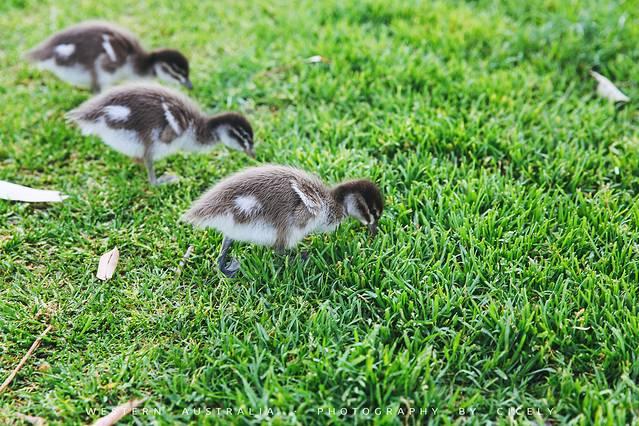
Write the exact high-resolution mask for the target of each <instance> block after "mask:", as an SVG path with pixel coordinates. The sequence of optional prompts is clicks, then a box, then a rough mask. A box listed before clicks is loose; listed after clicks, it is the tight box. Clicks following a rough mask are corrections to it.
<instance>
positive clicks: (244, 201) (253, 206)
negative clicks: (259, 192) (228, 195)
mask: <svg viewBox="0 0 639 426" xmlns="http://www.w3.org/2000/svg"><path fill="white" fill-rule="evenodd" d="M234 202H235V205H236V206H237V208H238V209H240V210H241V211H242V212H244V213H251V212H253V211H256V210H259V209H260V208H261V207H262V204H261V203H260V202H259V201H258V200H257V198H255V197H254V196H252V195H240V196H239V197H237V198H236V199H235V201H234Z"/></svg>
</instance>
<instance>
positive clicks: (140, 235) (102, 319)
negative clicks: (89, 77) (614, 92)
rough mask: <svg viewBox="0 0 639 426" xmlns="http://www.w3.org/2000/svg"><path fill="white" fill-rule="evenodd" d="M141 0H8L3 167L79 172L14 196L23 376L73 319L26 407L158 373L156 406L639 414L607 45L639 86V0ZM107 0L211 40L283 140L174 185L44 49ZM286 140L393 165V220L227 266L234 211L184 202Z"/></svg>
mask: <svg viewBox="0 0 639 426" xmlns="http://www.w3.org/2000/svg"><path fill="white" fill-rule="evenodd" d="M76 3H77V4H76ZM123 3H124V2H119V1H115V0H101V1H88V0H87V1H81V2H62V1H51V0H50V1H35V0H12V1H10V2H8V3H5V4H4V5H3V6H0V11H1V13H0V28H2V37H0V179H5V180H10V181H13V182H17V183H21V184H24V185H30V186H34V187H39V188H53V189H59V190H62V191H63V192H64V193H66V194H69V195H70V196H71V198H69V199H68V200H66V201H65V202H64V203H62V204H56V205H28V204H20V203H11V202H5V201H0V381H1V380H4V378H5V377H6V376H7V375H8V373H9V372H10V371H11V369H12V368H13V366H15V365H16V364H17V362H18V361H19V359H20V358H21V357H22V355H23V354H24V353H25V352H26V350H27V349H28V348H29V346H30V345H31V343H32V342H33V340H34V339H35V338H36V337H37V336H38V335H39V333H41V332H42V331H43V330H44V328H45V327H46V323H47V321H50V322H51V323H52V324H53V326H54V330H53V331H52V332H51V333H50V334H49V335H48V336H47V337H46V339H45V341H44V343H43V344H42V346H41V347H40V349H38V351H37V352H36V354H35V356H34V357H33V358H31V359H30V360H29V362H28V363H27V365H26V366H25V368H24V369H23V370H22V371H21V372H20V374H19V375H18V377H17V378H16V380H15V381H14V382H13V383H12V384H11V387H10V388H9V390H8V391H7V392H5V393H3V394H1V395H0V407H2V408H0V423H7V422H13V421H15V420H14V419H15V417H14V415H15V413H16V412H20V413H24V414H30V415H38V416H42V417H44V418H46V419H47V420H48V421H49V422H50V423H53V424H58V423H59V424H75V423H80V422H84V423H86V422H90V421H92V420H94V419H96V418H98V417H99V416H100V413H96V412H95V411H92V410H98V409H100V408H106V409H111V408H112V407H114V406H116V405H118V404H120V403H122V402H125V401H126V400H128V399H131V398H136V397H147V398H148V400H147V401H146V403H145V404H144V407H145V408H147V409H148V410H150V411H149V412H148V413H147V414H144V413H138V414H137V415H135V416H129V417H127V418H126V421H127V422H129V423H131V422H137V423H138V424H140V423H142V424H145V423H149V422H152V421H156V422H158V423H160V424H171V423H185V422H190V421H199V422H201V423H212V424H215V423H255V424H259V423H260V422H261V421H262V420H265V419H266V420H269V421H272V422H273V423H275V424H289V423H297V424H304V425H306V424H324V423H331V424H350V423H353V422H358V423H368V422H375V423H379V424H402V423H408V424H413V423H422V422H425V421H426V420H432V421H434V422H437V423H444V424H446V423H464V422H466V421H470V422H471V423H476V424H481V423H485V422H486V421H495V422H498V423H508V422H510V421H513V420H514V421H515V422H524V421H527V420H528V421H533V422H542V423H543V422H545V421H548V422H551V423H557V422H559V423H563V422H567V421H571V420H572V421H574V422H575V423H577V424H583V425H586V424H592V423H599V424H604V423H607V424H627V423H632V422H633V421H634V422H636V421H637V418H638V417H639V397H638V395H639V386H638V385H637V382H638V381H639V359H638V352H637V348H638V347H639V319H638V313H639V290H638V284H639V245H638V241H639V203H638V201H637V192H638V191H639V155H638V152H637V151H638V149H639V148H638V147H639V145H638V139H637V135H638V132H637V124H638V122H639V115H638V114H637V111H636V103H631V104H630V105H629V106H628V107H626V108H624V109H622V110H619V111H617V110H616V109H615V108H614V106H612V105H610V104H609V103H607V102H606V101H603V100H601V99H599V98H597V97H596V96H595V95H594V87H595V83H594V81H593V80H592V79H591V78H590V77H589V75H588V70H589V69H590V68H591V67H593V66H595V67H598V69H600V71H601V72H602V73H603V74H605V75H607V76H609V77H610V78H611V79H613V80H614V81H615V82H617V83H618V85H619V87H620V88H621V89H622V90H624V91H625V92H626V93H627V94H628V95H629V96H630V97H631V98H633V99H637V97H639V88H638V87H637V83H636V82H637V81H639V65H638V64H639V2H637V1H627V2H624V1H619V2H617V1H608V0H606V1H602V0H592V1H583V2H577V1H571V2H569V1H563V0H546V1H534V2H523V1H522V2H520V1H517V0H510V1H508V0H504V1H501V2H499V3H493V2H490V1H483V0H479V1H469V2H457V1H450V2H444V1H441V2H439V1H438V2H434V3H431V2H413V1H402V0H393V1H387V0H367V1H364V2H360V1H357V2H355V1H353V2H346V3H345V2H343V1H336V0H335V1H322V2H311V1H304V2H296V3H295V4H290V3H289V2H285V1H277V2H272V1H266V0H259V1H254V2H246V3H244V2H234V1H230V0H224V1H222V0H218V1H210V2H189V3H188V4H181V2H175V1H169V0H159V1H154V2H150V4H148V5H142V4H139V5H137V6H132V7H131V6H125V5H124V4H123ZM92 17H101V18H104V19H110V20H114V21H116V22H119V23H120V24H121V25H124V26H126V27H129V28H130V29H131V30H133V31H134V32H136V33H137V34H139V35H140V37H141V38H142V39H143V41H144V44H145V45H146V46H148V47H160V46H168V47H175V48H179V49H181V50H183V51H184V52H185V53H186V54H187V56H188V57H189V58H190V59H191V62H192V81H193V83H194V85H195V90H194V91H193V92H192V93H190V95H191V96H193V97H194V98H195V99H196V100H197V101H198V102H199V103H200V104H201V105H202V106H203V107H204V108H205V109H207V110H209V111H222V110H240V111H243V112H244V113H245V114H247V115H248V116H249V117H250V119H251V121H252V122H253V123H254V127H255V129H256V139H257V141H258V145H257V160H251V159H249V158H247V157H246V156H243V155H242V154H240V153H236V152H230V151H228V150H225V149H219V150H216V151H214V152H213V153H210V154H208V155H190V156H179V155H178V156H175V157H171V158H168V159H166V160H163V161H162V162H160V163H158V164H157V169H158V172H159V173H163V172H172V173H176V174H179V175H181V176H182V177H183V179H182V180H181V181H180V182H179V183H178V184H177V185H173V186H166V187H158V188H151V187H149V186H148V185H147V183H146V175H145V172H144V170H143V169H142V168H141V167H140V166H139V165H136V164H134V163H132V162H130V161H129V160H128V159H126V158H125V157H123V156H121V155H119V154H118V153H116V152H113V151H111V150H110V149H108V148H107V147H106V146H104V145H103V144H101V143H100V142H99V141H98V140H97V139H93V138H85V137H82V136H80V134H79V132H78V131H77V130H76V129H74V128H72V127H70V126H69V125H67V124H66V123H65V121H64V119H63V116H64V113H65V112H66V111H68V110H70V109H72V108H73V107H75V106H76V105H78V104H79V103H80V102H82V101H83V100H85V99H87V98H88V96H89V94H88V93H87V92H85V91H81V90H76V89H74V88H71V87H70V86H67V85H66V84H64V83H62V82H60V81H57V80H56V79H55V78H54V77H53V76H51V75H50V74H46V73H40V72H38V71H36V70H34V69H33V68H32V67H30V66H28V65H27V64H25V63H24V62H23V61H22V60H21V59H20V54H21V53H22V52H24V51H25V50H27V49H28V48H30V47H32V46H33V45H35V44H36V43H38V42H39V41H40V40H42V39H44V38H45V37H46V36H47V35H49V34H50V33H52V32H53V31H55V30H58V29H61V28H63V27H65V26H67V25H70V24H72V23H75V22H77V21H80V20H83V19H87V18H92ZM316 54H320V55H323V56H325V57H327V58H329V59H330V61H331V62H330V64H329V65H316V66H314V65H309V64H306V63H305V62H304V58H307V57H309V56H312V55H316ZM265 162H273V163H284V164H291V165H295V166H299V167H301V168H304V169H306V170H309V171H312V172H315V173H317V174H319V175H320V176H322V177H323V178H324V179H325V180H327V181H329V182H338V181H340V180H343V179H346V178H352V177H370V178H372V179H374V180H375V181H377V182H379V184H380V186H381V187H382V189H383V191H384V194H385V198H386V203H387V210H386V212H385V215H384V217H383V220H382V222H381V226H380V233H379V235H378V237H377V238H376V239H375V240H373V241H371V240H369V239H368V237H367V235H366V233H365V232H364V230H363V229H362V227H361V226H359V225H358V224H356V223H354V222H348V223H345V224H344V225H342V226H341V227H340V228H339V229H338V230H337V232H336V233H334V234H331V235H320V236H313V237H310V238H308V239H307V240H305V242H304V243H303V244H302V247H301V248H302V249H304V250H308V251H309V253H310V257H309V261H308V262H307V263H306V264H304V265H303V264H301V263H300V262H299V259H298V258H291V259H287V258H283V257H281V256H277V255H275V254H274V253H272V252H271V251H270V250H268V249H265V248H259V247H255V246H250V245H243V246H241V247H238V248H237V249H236V250H235V255H236V256H237V257H238V258H239V259H240V260H241V262H242V265H243V271H242V274H241V276H240V277H239V278H238V279H236V280H228V279H225V278H223V277H222V276H221V275H220V273H219V272H217V270H216V265H215V257H216V255H217V252H218V250H219V246H220V242H221V238H220V235H218V234H216V233H215V232H213V231H209V232H201V231H197V230H194V229H192V228H191V227H189V226H187V225H185V224H182V223H179V222H178V218H179V216H180V215H181V213H182V212H184V211H185V210H186V209H187V208H188V206H189V205H190V203H191V201H192V200H194V199H195V198H196V197H197V196H199V194H201V193H202V192H203V191H204V190H205V189H206V188H207V187H209V186H210V185H211V184H213V183H215V182H216V181H218V180H219V179H220V178H222V177H223V176H225V175H227V174H229V173H231V172H233V171H236V170H239V169H241V168H243V167H247V166H251V165H256V164H261V163H265ZM191 244H192V245H193V246H194V248H195V253H194V255H193V257H192V258H191V259H189V261H188V262H187V264H186V266H185V268H184V270H183V272H182V274H181V275H179V276H178V275H177V274H176V268H177V265H178V263H179V261H180V259H181V257H182V255H183V254H184V252H185V251H186V249H187V247H188V246H189V245H191ZM113 246H118V247H119V249H120V253H121V258H120V264H119V267H118V270H117V273H116V276H115V278H114V279H113V280H111V281H107V282H101V281H98V280H97V279H96V278H95V271H96V267H97V260H98V257H99V255H100V254H101V253H103V252H105V251H107V250H109V249H111V248H112V247H113ZM47 310H49V311H50V312H51V311H54V313H53V314H51V318H50V319H47V314H46V313H45V314H43V313H44V312H46V311H47ZM47 366H50V368H47ZM217 407H219V408H222V409H223V410H226V409H227V408H231V409H233V410H234V411H233V414H231V415H226V414H225V415H217V414H215V408H217ZM267 407H268V408H270V409H271V410H272V411H265V410H266V408H267ZM411 407H413V408H416V412H415V413H413V414H412V415H409V414H402V413H401V412H399V413H398V411H399V410H403V411H406V412H408V410H409V408H411ZM518 407H519V408H521V410H520V411H519V414H515V415H514V416H509V414H508V412H509V410H512V409H516V408H518ZM206 408H209V409H211V410H213V414H211V415H206V413H204V410H205V409H206ZM341 408H347V409H348V410H349V411H348V413H347V414H346V415H343V414H341V413H340V411H339V410H340V409H341ZM364 408H368V409H371V410H374V409H375V408H380V409H381V410H382V412H381V414H379V415H376V414H374V411H373V412H372V413H371V414H368V415H367V414H366V412H363V411H362V410H363V409H364ZM528 408H532V409H534V411H535V412H537V411H539V412H540V414H539V415H528V412H527V411H526V410H527V409H528ZM198 409H201V410H202V412H201V413H199V414H198V413H197V410H198ZM240 409H242V410H244V411H245V413H244V414H242V413H239V410H240ZM250 409H252V410H253V412H254V413H253V414H246V413H247V412H248V411H249V410H250ZM260 409H262V410H263V411H262V415H261V416H260V415H256V414H255V412H256V411H257V412H258V414H259V410H260ZM332 409H335V410H336V411H335V412H332V411H330V410H332ZM387 409H390V411H391V412H390V414H387ZM420 409H422V410H426V409H428V412H427V413H423V412H420ZM432 409H436V410H437V411H436V413H433V410H432ZM461 409H463V410H464V412H465V415H460V410H461ZM471 410H474V411H472V412H473V415H472V416H470V415H469V414H470V412H471ZM549 410H552V411H551V412H550V411H549ZM511 417H512V419H511Z"/></svg>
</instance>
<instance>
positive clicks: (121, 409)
mask: <svg viewBox="0 0 639 426" xmlns="http://www.w3.org/2000/svg"><path fill="white" fill-rule="evenodd" d="M144 401H145V400H144V399H132V400H130V401H128V402H125V403H124V404H121V405H118V406H117V407H115V408H114V409H113V411H111V412H110V413H109V414H107V415H106V416H104V417H101V418H99V419H98V420H97V421H96V422H95V423H93V426H111V425H114V424H116V423H117V422H118V421H119V420H120V419H121V418H122V417H124V416H126V415H127V414H129V413H130V412H131V411H133V409H134V408H136V407H138V406H139V405H140V404H142V403H143V402H144Z"/></svg>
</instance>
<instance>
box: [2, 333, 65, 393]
mask: <svg viewBox="0 0 639 426" xmlns="http://www.w3.org/2000/svg"><path fill="white" fill-rule="evenodd" d="M51 327H52V326H51V325H49V326H48V327H47V328H46V329H45V330H44V331H43V332H42V334H41V335H40V336H38V338H37V339H35V342H33V344H32V345H31V347H30V348H29V350H28V351H27V353H26V354H25V355H24V356H23V357H22V359H21V360H20V362H19V363H18V365H17V366H16V368H14V369H13V371H12V372H11V374H9V377H7V380H5V381H4V383H3V384H2V385H0V393H2V392H4V391H5V390H6V389H7V388H8V387H9V384H10V383H11V381H12V380H13V379H14V378H15V377H16V375H17V374H18V372H19V371H20V370H21V369H22V367H24V364H26V363H27V360H28V359H29V357H30V356H31V355H33V353H34V352H35V350H36V349H38V346H40V343H42V339H43V338H44V336H46V335H47V333H48V332H49V331H50V330H51Z"/></svg>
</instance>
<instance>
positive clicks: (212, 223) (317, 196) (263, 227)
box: [181, 165, 384, 278]
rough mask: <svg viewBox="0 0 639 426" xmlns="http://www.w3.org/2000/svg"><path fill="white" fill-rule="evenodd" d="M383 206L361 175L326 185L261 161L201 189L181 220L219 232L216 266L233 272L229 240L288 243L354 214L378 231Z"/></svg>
mask: <svg viewBox="0 0 639 426" xmlns="http://www.w3.org/2000/svg"><path fill="white" fill-rule="evenodd" d="M383 209H384V201H383V198H382V194H381V192H380V190H379V188H378V187H377V186H376V185H375V184H374V183H373V182H371V181H369V180H366V179H360V180H353V181H348V182H344V183H341V184H339V185H337V186H335V187H333V188H328V187H327V186H326V185H325V184H324V183H323V182H322V181H321V180H320V179H319V178H318V177H316V176H314V175H311V174H308V173H306V172H304V171H302V170H299V169H295V168H292V167H286V166H277V165H266V166H260V167H254V168H249V169H246V170H243V171H241V172H239V173H237V174H235V175H232V176H229V177H227V178H225V179H223V180H222V181H220V182H219V183H217V184H216V185H214V186H213V187H212V188H211V189H209V190H208V191H207V192H205V193H204V195H202V196H201V197H200V198H199V199H198V200H197V201H195V202H194V203H193V205H192V206H191V208H190V209H189V210H188V211H187V212H186V213H185V214H184V215H183V216H182V218H181V220H183V221H185V222H188V223H191V224H193V225H195V226H197V227H202V228H204V227H211V228H214V229H216V230H218V231H219V232H221V233H222V234H223V236H224V239H223V241H222V250H221V252H220V256H219V258H218V266H219V268H220V271H221V272H222V273H224V274H225V275H226V276H228V277H231V278H232V277H234V276H235V274H236V273H237V271H238V270H239V268H240V266H239V262H238V261H237V260H235V259H232V260H231V261H230V262H229V263H228V264H227V263H226V257H227V254H228V252H229V250H230V249H231V246H232V244H233V241H236V240H237V241H244V242H251V243H255V244H258V245H264V246H272V247H274V248H275V249H276V250H277V251H278V252H282V251H284V249H287V248H292V247H294V246H295V245H297V243H298V242H300V241H301V240H302V239H303V238H304V237H306V236H307V235H308V234H310V233H312V232H330V231H333V230H335V228H336V227H337V225H338V224H339V223H340V222H341V221H342V220H344V219H345V218H347V217H354V218H356V219H357V220H359V221H360V222H361V223H363V224H365V225H367V226H368V229H369V231H370V232H371V234H373V235H375V234H376V232H377V223H378V221H379V218H380V216H381V214H382V211H383Z"/></svg>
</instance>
